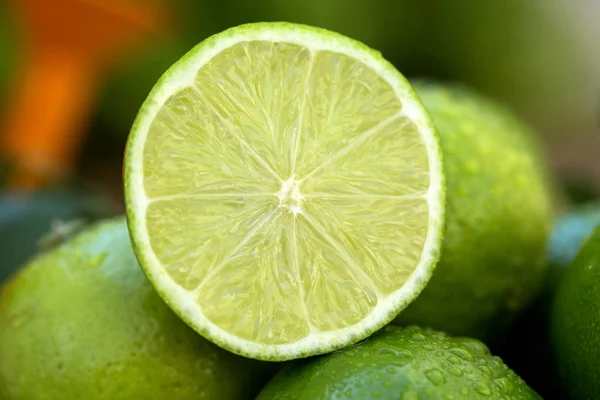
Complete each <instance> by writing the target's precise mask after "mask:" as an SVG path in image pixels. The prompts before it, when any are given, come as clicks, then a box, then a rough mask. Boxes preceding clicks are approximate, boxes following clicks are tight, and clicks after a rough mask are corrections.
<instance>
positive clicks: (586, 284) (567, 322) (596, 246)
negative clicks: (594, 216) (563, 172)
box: [550, 228, 600, 399]
mask: <svg viewBox="0 0 600 400" xmlns="http://www.w3.org/2000/svg"><path fill="white" fill-rule="evenodd" d="M599 285H600V228H597V229H596V231H595V232H594V234H593V235H592V236H591V237H590V238H589V239H588V241H587V242H586V244H585V245H584V246H583V247H582V249H581V251H580V252H579V253H578V254H577V256H576V257H575V260H574V261H573V263H572V264H571V265H570V266H569V267H568V268H567V270H566V272H565V275H564V277H563V279H562V280H561V282H560V283H559V286H558V290H557V292H556V297H555V299H554V304H553V308H552V313H551V318H550V337H551V343H552V345H553V346H552V349H553V350H554V354H555V357H556V361H557V364H558V368H559V372H560V375H561V376H562V378H563V382H564V384H565V386H566V387H567V390H568V393H569V395H570V397H571V398H573V399H597V398H599V397H600V380H598V377H599V376H600V364H598V359H599V358H600V343H599V340H600V325H599V324H598V315H600V292H599V291H598V287H599Z"/></svg>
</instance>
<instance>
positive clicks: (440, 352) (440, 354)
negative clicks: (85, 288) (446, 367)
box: [435, 351, 444, 357]
mask: <svg viewBox="0 0 600 400" xmlns="http://www.w3.org/2000/svg"><path fill="white" fill-rule="evenodd" d="M435 355H436V356H437V357H444V352H443V351H436V352H435Z"/></svg>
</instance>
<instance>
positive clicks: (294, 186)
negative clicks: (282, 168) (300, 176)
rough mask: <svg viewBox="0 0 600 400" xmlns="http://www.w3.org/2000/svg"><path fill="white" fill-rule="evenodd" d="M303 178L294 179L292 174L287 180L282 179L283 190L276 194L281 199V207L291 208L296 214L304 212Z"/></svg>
mask: <svg viewBox="0 0 600 400" xmlns="http://www.w3.org/2000/svg"><path fill="white" fill-rule="evenodd" d="M301 182H302V181H301V180H296V179H294V177H293V176H291V177H290V178H289V179H288V180H286V181H281V190H280V191H279V192H277V193H276V194H275V196H276V197H277V198H278V199H279V207H280V208H282V207H285V208H288V209H290V211H292V213H294V215H296V214H302V207H301V205H302V200H303V199H304V196H302V193H300V183H301Z"/></svg>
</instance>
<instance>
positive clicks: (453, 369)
mask: <svg viewBox="0 0 600 400" xmlns="http://www.w3.org/2000/svg"><path fill="white" fill-rule="evenodd" d="M448 373H450V374H452V375H454V376H463V372H462V371H461V370H460V368H458V367H450V368H448Z"/></svg>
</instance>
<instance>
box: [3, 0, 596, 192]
mask: <svg viewBox="0 0 600 400" xmlns="http://www.w3.org/2000/svg"><path fill="white" fill-rule="evenodd" d="M24 1H25V0H24ZM60 1H61V2H65V1H66V0H60ZM69 1H71V2H76V1H80V2H86V1H87V2H90V1H91V0H69ZM125 1H127V2H128V3H143V1H141V0H120V1H119V0H105V1H104V2H103V3H105V4H108V7H110V4H111V3H119V2H121V3H123V2H125ZM149 1H150V0H148V1H146V2H149ZM30 2H32V1H30ZM153 3H155V4H157V5H158V7H160V10H161V11H160V15H161V16H164V18H163V19H164V23H161V27H160V29H157V30H156V31H154V32H153V33H152V35H148V36H146V37H144V39H143V40H138V41H136V42H135V43H133V44H132V45H130V46H128V47H127V48H125V49H121V51H120V52H119V54H118V56H116V57H114V58H113V59H112V60H111V62H110V65H109V66H107V68H105V69H103V71H102V73H101V74H100V75H99V78H98V79H97V84H96V86H95V88H94V93H93V101H92V102H91V104H90V108H91V111H90V112H89V113H88V114H87V116H86V119H85V121H84V122H83V123H82V124H81V127H80V128H79V129H81V130H83V131H84V132H82V139H81V144H80V145H79V147H78V149H77V152H76V154H75V155H74V158H75V162H74V165H73V167H72V168H71V170H69V171H68V172H69V174H70V175H71V176H77V177H79V178H78V179H84V180H85V181H88V182H93V183H94V184H97V185H100V186H101V187H102V188H104V189H107V190H109V191H110V193H111V196H113V197H114V198H115V199H116V200H117V201H120V199H121V184H120V172H121V158H122V154H123V150H124V146H125V140H126V137H127V133H128V130H129V128H130V126H131V123H132V121H133V119H134V117H135V114H136V112H137V110H138V108H139V106H140V104H141V103H142V101H143V100H144V98H145V96H146V95H147V93H148V91H149V90H150V88H151V87H152V85H153V84H154V82H155V81H156V80H157V79H158V77H159V76H160V75H161V73H162V72H164V71H165V69H166V68H167V67H168V66H169V65H171V64H172V63H173V62H174V61H175V60H177V59H178V58H179V57H180V56H181V55H183V54H184V53H185V52H186V51H187V50H189V49H190V48H191V47H192V46H194V45H195V44H196V43H198V42H200V41H202V40H203V39H205V38H206V37H208V36H209V35H211V34H214V33H216V32H218V31H220V30H223V29H226V28H227V27H230V26H233V25H237V24H241V23H245V22H253V21H273V20H286V21H292V22H300V23H306V24H312V25H317V26H320V27H325V28H329V29H332V30H335V31H338V32H341V33H343V34H345V35H348V36H351V37H354V38H356V39H359V40H361V41H363V42H365V43H366V44H368V45H370V46H371V47H373V48H376V49H378V50H380V51H381V52H382V53H383V55H384V56H385V57H386V58H387V59H389V60H390V61H391V62H392V63H394V64H395V65H396V66H397V68H398V69H399V70H400V71H401V72H402V73H403V74H404V75H406V76H407V77H409V78H413V77H423V76H427V77H434V78H437V79H440V80H453V81H462V82H466V83H469V84H471V85H473V86H474V87H476V88H477V89H479V90H480V91H482V92H484V93H485V94H488V95H490V96H492V97H495V98H497V99H499V100H501V101H504V102H506V103H508V104H509V105H510V106H511V107H512V108H513V109H514V110H515V111H516V112H517V113H518V114H520V115H521V116H522V117H524V118H525V119H526V120H527V121H529V122H530V123H531V124H532V125H533V126H534V127H535V128H536V129H537V131H538V132H539V135H540V137H541V138H542V140H543V142H544V143H545V147H546V150H547V154H548V158H549V160H550V162H551V164H552V167H553V169H554V171H555V172H556V175H557V176H559V177H560V178H561V179H565V180H568V181H569V184H570V185H572V186H573V187H574V190H579V189H582V190H590V191H592V192H597V191H598V189H599V188H600V157H598V154H599V153H600V151H599V150H600V52H598V51H597V42H598V39H600V24H598V23H597V21H598V20H600V2H598V1H594V0H537V1H533V0H531V1H521V0H505V1H479V0H454V1H450V0H431V1H428V2H420V1H407V0H404V1H403V0H397V1H385V0H304V1H296V0H289V1H280V0H255V1H252V2H249V1H245V0H171V1H168V2H167V1H159V2H153ZM74 34H77V33H74ZM28 39H30V38H28V36H27V21H25V22H24V21H23V18H19V15H17V13H14V12H13V8H12V7H11V6H10V4H7V3H2V5H1V6H0V117H2V118H3V119H6V118H7V117H9V116H10V113H11V108H10V107H9V106H10V103H11V98H12V97H11V96H14V94H15V91H16V90H17V89H18V88H17V89H15V86H18V85H17V84H15V82H17V83H18V79H19V74H20V71H21V69H22V68H24V61H23V58H24V57H22V55H23V54H24V53H25V52H26V50H27V48H28V47H27V45H28ZM25 67H26V66H25ZM42 95H45V96H48V98H49V100H50V99H51V95H52V94H51V93H45V94H42ZM34 117H35V116H34V115H32V118H34ZM0 121H1V120H0ZM1 126H2V125H0V127H1ZM6 158H10V154H8V155H7V156H6ZM498 162H499V163H501V162H502V160H498Z"/></svg>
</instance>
